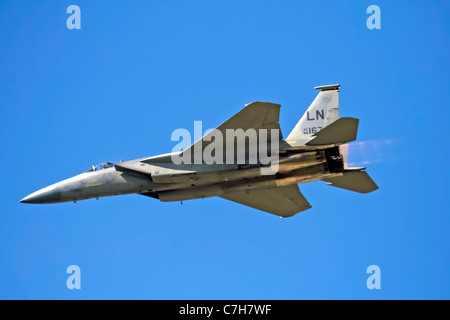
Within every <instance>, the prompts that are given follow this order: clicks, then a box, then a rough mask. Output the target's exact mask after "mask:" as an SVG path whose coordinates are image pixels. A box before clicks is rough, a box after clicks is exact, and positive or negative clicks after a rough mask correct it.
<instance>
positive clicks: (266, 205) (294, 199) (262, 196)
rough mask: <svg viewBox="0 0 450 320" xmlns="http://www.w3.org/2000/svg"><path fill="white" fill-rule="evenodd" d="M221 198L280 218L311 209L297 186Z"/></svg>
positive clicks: (232, 194)
mask: <svg viewBox="0 0 450 320" xmlns="http://www.w3.org/2000/svg"><path fill="white" fill-rule="evenodd" d="M221 198H224V199H227V200H230V201H234V202H237V203H240V204H243V205H245V206H249V207H252V208H255V209H258V210H262V211H266V212H269V213H272V214H275V215H277V216H280V217H291V216H293V215H296V214H297V213H299V212H302V211H305V210H307V209H309V208H311V205H310V204H309V202H308V201H307V200H306V199H305V197H304V196H303V195H302V194H301V192H300V189H299V188H298V185H296V184H293V185H289V186H285V187H277V188H272V189H264V190H256V191H249V192H241V193H231V194H226V195H223V196H221Z"/></svg>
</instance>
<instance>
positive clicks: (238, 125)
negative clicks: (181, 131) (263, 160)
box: [184, 102, 282, 154]
mask: <svg viewBox="0 0 450 320" xmlns="http://www.w3.org/2000/svg"><path fill="white" fill-rule="evenodd" d="M279 118H280V105H279V104H275V103H269V102H253V103H250V104H248V105H246V106H245V107H244V108H243V109H242V110H241V111H239V112H238V113H236V114H235V115H234V116H232V117H231V118H230V119H228V120H227V121H225V122H224V123H222V124H221V125H220V126H218V127H217V128H216V129H214V130H212V131H211V132H209V133H208V134H206V135H205V136H204V137H203V138H202V139H200V140H198V141H196V142H195V143H194V144H193V145H191V146H190V147H189V148H187V149H186V150H185V151H184V153H188V154H189V153H191V154H193V151H194V150H195V152H197V151H198V150H199V151H203V150H204V149H205V148H206V147H207V146H208V145H209V144H211V143H213V142H215V139H216V135H217V134H221V135H222V138H223V144H222V148H226V145H227V134H226V133H227V132H226V130H227V129H233V130H237V129H242V130H243V131H247V130H248V129H254V130H256V133H257V134H259V132H260V131H259V130H260V129H267V134H268V137H267V141H268V142H269V141H271V139H272V137H271V129H276V130H278V139H280V140H281V139H282V135H281V130H280V125H279V123H278V120H279ZM245 144H246V150H248V141H245ZM223 151H224V154H225V149H223Z"/></svg>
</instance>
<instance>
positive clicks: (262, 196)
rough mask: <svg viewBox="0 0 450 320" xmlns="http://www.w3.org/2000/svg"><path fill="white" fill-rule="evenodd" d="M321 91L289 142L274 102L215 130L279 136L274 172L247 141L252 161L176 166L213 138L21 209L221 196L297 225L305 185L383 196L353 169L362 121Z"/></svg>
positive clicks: (332, 91)
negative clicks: (351, 145) (129, 197)
mask: <svg viewBox="0 0 450 320" xmlns="http://www.w3.org/2000/svg"><path fill="white" fill-rule="evenodd" d="M316 89H319V90H320V92H319V94H318V95H317V97H316V98H315V99H314V101H313V102H312V104H311V106H310V107H309V108H308V110H307V111H306V113H305V114H304V115H303V116H302V118H301V119H300V121H299V122H298V123H297V125H296V126H295V127H294V129H293V130H292V132H291V133H290V134H289V135H288V137H287V138H286V139H283V137H282V135H281V130H280V126H279V123H278V120H279V113H280V105H278V104H274V103H268V102H254V103H251V104H248V105H246V106H245V107H244V108H243V109H242V110H241V111H239V112H238V113H237V114H235V115H234V116H233V117H231V118H230V119H228V120H227V121H226V122H224V123H223V124H221V125H220V126H219V127H217V128H216V129H214V130H213V131H215V132H216V133H219V132H220V133H221V136H222V137H223V139H225V140H226V139H227V135H226V134H225V132H226V131H227V130H240V129H241V131H247V130H249V129H252V130H253V131H255V132H258V135H260V133H259V132H267V130H269V131H272V130H278V131H277V133H278V134H273V135H270V136H267V137H266V138H268V141H267V143H268V144H270V145H276V146H278V149H277V150H276V155H277V156H276V157H274V158H271V159H272V160H271V161H270V163H268V164H267V163H262V162H261V161H257V162H250V161H249V160H250V159H249V158H250V157H251V156H252V154H250V153H249V152H248V150H249V149H251V147H252V145H249V144H250V142H249V141H250V140H248V139H246V138H245V136H244V138H241V139H244V142H243V143H241V144H240V145H242V146H244V147H245V148H246V151H245V152H243V153H240V154H241V156H242V155H244V159H235V160H237V161H236V162H235V163H233V164H230V163H205V162H201V163H195V162H192V161H190V162H182V163H174V161H173V159H174V158H177V157H179V156H181V155H185V154H184V153H186V152H189V155H191V152H192V150H194V152H192V153H195V150H196V149H197V150H200V151H204V150H205V148H207V147H208V146H209V144H212V141H211V137H210V136H209V134H207V135H205V136H204V137H203V138H202V139H200V140H199V141H197V142H195V143H194V144H193V145H192V146H190V147H189V148H187V149H186V150H184V151H179V152H176V153H172V154H163V155H159V156H154V157H147V158H141V159H136V160H131V161H125V162H120V163H117V164H113V163H111V162H108V163H106V164H104V165H102V166H100V167H99V168H97V167H93V168H91V169H89V170H88V171H87V172H85V173H82V174H79V175H77V176H75V177H72V178H69V179H67V180H63V181H61V182H58V183H55V184H53V185H51V186H48V187H46V188H43V189H41V190H38V191H36V192H34V193H32V194H30V195H29V196H27V197H25V198H23V199H22V200H21V201H20V202H22V203H58V202H68V201H74V202H75V201H78V200H84V199H90V198H98V197H105V196H113V195H122V194H133V193H138V194H141V195H144V196H147V197H152V198H156V199H159V200H161V201H183V200H189V199H199V198H206V197H214V196H217V197H221V198H224V199H227V200H230V201H234V202H237V203H240V204H243V205H246V206H249V207H252V208H255V209H258V210H262V211H265V212H269V213H272V214H275V215H278V216H280V217H290V216H293V215H295V214H297V213H299V212H301V211H304V210H307V209H309V208H311V205H310V204H309V203H308V201H307V200H306V199H305V197H304V196H303V195H302V194H301V192H300V189H299V187H298V184H299V183H306V182H311V181H317V180H323V181H326V182H328V184H329V185H331V186H334V187H338V188H343V189H347V190H351V191H355V192H359V193H368V192H371V191H374V190H376V189H378V186H377V185H376V184H375V182H373V180H372V179H371V178H370V177H369V175H368V174H367V172H365V171H364V170H365V168H363V167H360V168H350V167H348V160H347V158H348V157H347V156H348V155H347V150H348V148H347V143H348V142H351V141H354V140H356V135H357V130H358V124H359V120H358V119H355V118H347V117H342V118H339V89H340V85H328V86H320V87H316ZM264 130H266V131H264ZM235 138H236V137H233V139H235ZM270 139H277V141H276V142H277V143H276V144H272V143H271V142H273V141H270ZM238 140H239V138H238ZM233 141H234V140H233ZM228 142H229V141H228ZM228 142H227V141H223V143H221V144H218V146H222V147H223V148H224V149H223V150H215V152H218V151H220V152H223V154H226V153H227V151H230V150H229V148H228V145H229V144H228ZM241 142H242V141H241ZM231 145H232V146H233V144H231ZM238 145H239V144H238ZM227 148H228V149H227ZM233 151H236V150H235V149H233ZM235 154H236V153H234V155H235ZM238 154H239V152H238ZM242 160H245V161H242ZM271 168H276V169H275V170H272V174H261V173H262V170H263V169H271Z"/></svg>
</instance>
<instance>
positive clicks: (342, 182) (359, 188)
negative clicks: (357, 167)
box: [323, 171, 378, 193]
mask: <svg viewBox="0 0 450 320" xmlns="http://www.w3.org/2000/svg"><path fill="white" fill-rule="evenodd" d="M323 181H326V182H328V185H330V186H333V187H337V188H342V189H346V190H350V191H355V192H359V193H369V192H372V191H375V190H377V189H378V186H377V185H376V183H375V182H374V181H373V180H372V178H371V177H370V176H369V175H368V174H367V172H365V171H346V172H344V175H342V176H339V177H334V178H327V179H323Z"/></svg>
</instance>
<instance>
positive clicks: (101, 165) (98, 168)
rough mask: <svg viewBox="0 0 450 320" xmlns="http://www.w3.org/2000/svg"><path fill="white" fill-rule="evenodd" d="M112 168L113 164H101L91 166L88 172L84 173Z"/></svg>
mask: <svg viewBox="0 0 450 320" xmlns="http://www.w3.org/2000/svg"><path fill="white" fill-rule="evenodd" d="M111 167H114V163H113V162H110V161H108V162H103V163H100V164H97V165H94V166H92V167H91V168H90V169H89V170H87V171H86V172H93V171H98V170H102V169H106V168H111Z"/></svg>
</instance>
